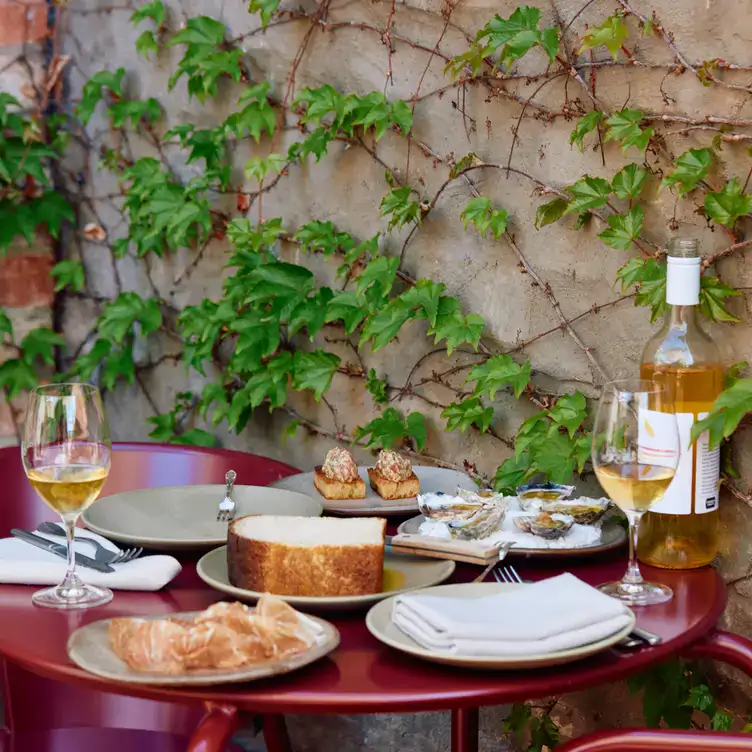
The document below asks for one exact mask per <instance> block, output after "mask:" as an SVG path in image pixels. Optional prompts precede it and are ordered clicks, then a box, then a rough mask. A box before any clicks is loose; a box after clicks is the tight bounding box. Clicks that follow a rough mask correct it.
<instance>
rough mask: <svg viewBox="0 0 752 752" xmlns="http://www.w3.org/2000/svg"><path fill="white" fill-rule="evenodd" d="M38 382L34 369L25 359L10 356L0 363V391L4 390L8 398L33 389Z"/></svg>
mask: <svg viewBox="0 0 752 752" xmlns="http://www.w3.org/2000/svg"><path fill="white" fill-rule="evenodd" d="M38 384H39V381H38V379H37V376H36V374H35V373H34V369H33V368H32V367H31V366H30V365H29V363H27V362H26V360H25V359H24V360H22V359H21V358H10V359H9V360H6V361H5V362H4V363H0V392H5V394H6V396H7V398H8V399H13V398H14V397H17V396H18V395H19V394H21V392H24V391H28V390H30V389H34V387H36V386H37V385H38Z"/></svg>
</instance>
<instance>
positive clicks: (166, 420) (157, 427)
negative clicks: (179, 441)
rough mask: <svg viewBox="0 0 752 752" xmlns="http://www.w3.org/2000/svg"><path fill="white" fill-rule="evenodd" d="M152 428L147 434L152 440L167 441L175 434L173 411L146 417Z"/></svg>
mask: <svg viewBox="0 0 752 752" xmlns="http://www.w3.org/2000/svg"><path fill="white" fill-rule="evenodd" d="M146 422H147V423H151V424H152V425H153V426H154V429H153V430H152V431H151V433H150V434H149V436H150V437H151V438H152V439H154V441H159V442H169V441H171V440H172V438H173V437H174V436H175V413H161V414H159V415H154V416H152V417H151V418H147V419H146Z"/></svg>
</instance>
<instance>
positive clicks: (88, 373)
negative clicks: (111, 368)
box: [72, 339, 112, 381]
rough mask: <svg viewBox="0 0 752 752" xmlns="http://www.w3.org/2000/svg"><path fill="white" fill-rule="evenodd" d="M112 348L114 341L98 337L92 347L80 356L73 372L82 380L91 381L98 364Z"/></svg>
mask: <svg viewBox="0 0 752 752" xmlns="http://www.w3.org/2000/svg"><path fill="white" fill-rule="evenodd" d="M110 350H112V343H111V342H109V341H108V340H106V339H98V340H97V341H96V342H95V343H94V344H93V345H92V346H91V349H90V350H89V351H88V352H86V353H83V354H81V355H79V356H78V358H76V362H75V363H74V364H73V368H72V374H73V375H75V376H79V377H80V378H81V380H82V381H90V380H91V378H92V376H93V374H94V371H95V370H96V369H97V366H99V365H100V363H102V361H103V360H104V359H105V358H106V357H107V355H108V354H109V352H110Z"/></svg>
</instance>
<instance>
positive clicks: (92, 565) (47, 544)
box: [10, 528, 115, 574]
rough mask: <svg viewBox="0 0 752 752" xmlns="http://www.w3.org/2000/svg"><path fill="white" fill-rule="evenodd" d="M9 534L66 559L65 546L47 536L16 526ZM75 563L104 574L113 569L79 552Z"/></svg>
mask: <svg viewBox="0 0 752 752" xmlns="http://www.w3.org/2000/svg"><path fill="white" fill-rule="evenodd" d="M10 534H11V535H12V536H13V537H14V538H18V539H19V540H22V541H24V542H26V543H29V544H31V545H32V546H36V547H37V548H41V549H42V550H43V551H49V552H50V553H51V554H55V556H59V557H60V558H62V559H66V560H67V558H68V550H67V547H66V546H64V545H63V544H62V543H54V542H53V541H50V540H47V538H43V537H42V536H41V535H35V534H34V533H30V532H28V530H19V529H18V528H13V530H11V531H10ZM76 563H77V564H80V565H81V566H82V567H88V568H89V569H94V570H96V571H97V572H104V573H106V574H108V573H110V572H114V571H115V570H114V569H113V568H112V567H111V566H110V565H109V564H104V563H103V562H101V561H97V560H96V559H92V558H91V557H90V556H84V555H83V554H79V553H76Z"/></svg>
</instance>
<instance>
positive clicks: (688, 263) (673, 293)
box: [666, 238, 701, 306]
mask: <svg viewBox="0 0 752 752" xmlns="http://www.w3.org/2000/svg"><path fill="white" fill-rule="evenodd" d="M668 253H669V255H668V269H667V270H666V302H667V303H668V304H669V305H681V306H693V305H697V304H698V303H699V302H700V262H701V259H700V248H699V244H698V242H697V240H696V239H694V238H674V239H673V240H672V241H671V245H670V247H669V252H668Z"/></svg>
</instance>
